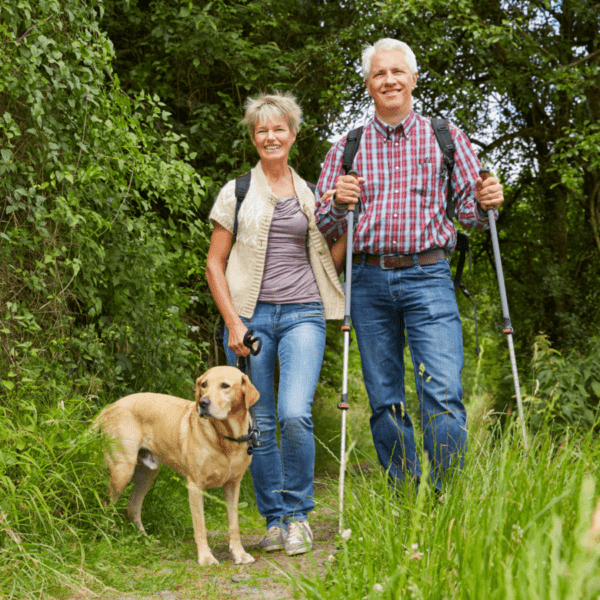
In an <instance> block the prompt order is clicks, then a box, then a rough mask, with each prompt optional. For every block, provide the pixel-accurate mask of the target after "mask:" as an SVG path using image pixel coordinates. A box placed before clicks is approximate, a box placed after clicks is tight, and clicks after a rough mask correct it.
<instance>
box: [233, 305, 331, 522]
mask: <svg viewBox="0 0 600 600" xmlns="http://www.w3.org/2000/svg"><path fill="white" fill-rule="evenodd" d="M242 321H243V322H244V324H245V325H246V327H248V328H249V329H254V335H255V336H256V337H260V338H262V349H261V351H260V352H259V353H258V354H257V355H256V356H252V357H251V367H252V383H253V384H254V385H255V386H256V388H257V389H258V391H259V393H260V398H259V399H258V402H257V403H256V405H255V412H256V420H257V422H258V428H259V430H260V438H259V439H260V447H259V448H256V449H255V450H254V453H253V455H252V463H251V464H250V472H251V473H252V483H253V486H254V494H255V496H256V503H257V505H258V510H259V512H260V514H261V515H262V516H263V517H265V518H266V520H267V529H268V528H269V527H271V526H273V525H279V526H283V527H284V528H285V527H286V521H288V520H290V519H294V520H296V521H304V520H306V518H307V515H308V513H309V512H310V511H311V510H313V508H314V507H315V501H314V488H313V482H314V473H315V440H314V436H313V423H312V415H311V409H312V403H313V398H314V394H315V389H316V387H317V381H318V379H319V373H320V371H321V363H322V362H323V353H324V351H325V316H324V313H323V305H322V304H321V303H320V302H308V303H305V304H267V303H264V302H258V303H257V305H256V309H255V310H254V314H253V315H252V319H244V318H242ZM228 339H229V335H228V332H227V331H225V338H224V346H225V352H226V354H227V362H228V363H229V364H230V365H235V364H236V361H237V356H236V355H235V354H234V353H233V352H232V351H231V350H230V349H229V347H228V346H227V342H228ZM277 358H279V390H278V395H277V403H276V401H275V391H274V377H275V364H276V361H277ZM277 419H279V425H280V429H281V431H280V447H281V449H279V448H278V447H277V439H276V435H275V434H276V429H277Z"/></svg>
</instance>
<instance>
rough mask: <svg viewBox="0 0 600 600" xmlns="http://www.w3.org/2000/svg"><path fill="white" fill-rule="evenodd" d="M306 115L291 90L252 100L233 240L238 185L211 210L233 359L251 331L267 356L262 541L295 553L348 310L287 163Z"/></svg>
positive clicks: (255, 374) (263, 368)
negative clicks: (320, 411) (247, 160)
mask: <svg viewBox="0 0 600 600" xmlns="http://www.w3.org/2000/svg"><path fill="white" fill-rule="evenodd" d="M301 116H302V111H301V109H300V107H299V106H298V105H297V104H296V102H295V99H294V97H293V96H291V95H289V94H285V95H282V94H279V93H276V94H272V95H261V96H259V97H258V98H255V99H252V98H250V99H249V100H248V102H247V104H246V113H245V116H244V121H245V123H246V125H247V126H248V131H249V133H250V138H251V140H252V143H253V144H254V146H255V147H256V149H257V151H258V154H259V156H260V161H259V162H258V164H257V165H256V167H254V169H252V175H251V182H250V188H249V189H248V193H247V194H246V197H245V199H244V202H243V204H242V207H241V209H240V212H239V215H238V230H237V237H236V239H235V241H234V240H233V233H232V232H233V223H234V213H235V204H236V202H235V194H234V190H235V182H234V181H230V182H229V183H227V184H226V185H225V186H224V187H223V189H222V190H221V192H220V193H219V196H218V197H217V200H216V202H215V205H214V206H213V208H212V211H211V213H210V220H211V222H212V223H213V225H214V231H213V233H212V237H211V242H210V248H209V251H208V258H207V261H206V276H207V280H208V284H209V287H210V290H211V292H212V295H213V298H214V300H215V303H216V305H217V307H218V309H219V311H220V313H221V315H222V316H223V319H224V321H225V326H226V331H225V337H224V345H225V352H226V354H227V361H228V362H229V364H230V365H235V363H236V360H237V357H238V356H247V355H248V353H249V349H248V348H246V347H245V346H244V343H243V339H244V334H245V333H246V331H247V330H248V329H249V328H252V329H254V332H255V335H256V336H257V337H260V338H262V349H261V351H260V353H259V354H258V355H256V356H253V357H252V379H253V383H254V385H255V386H256V387H257V389H258V391H259V392H260V398H259V400H258V403H257V404H256V405H255V411H256V420H257V424H258V428H259V429H260V432H261V437H260V444H261V445H260V447H259V448H256V449H255V450H254V454H253V456H252V463H251V465H250V471H251V473H252V482H253V486H254V493H255V496H256V502H257V505H258V509H259V511H260V513H261V515H262V516H263V517H265V519H266V526H267V532H266V534H265V535H264V536H263V537H262V539H261V542H260V545H261V547H262V548H263V549H264V550H266V551H268V552H270V551H273V550H281V549H284V550H285V551H286V553H287V554H288V555H290V556H293V555H295V554H302V553H304V552H307V551H308V550H309V549H310V548H311V546H312V532H311V530H310V526H309V524H308V513H309V512H310V511H311V510H312V509H313V508H314V506H315V503H314V491H313V481H314V460H315V442H314V437H313V425H312V417H311V408H312V402H313V397H314V393H315V389H316V386H317V380H318V377H319V372H320V369H321V363H322V360H323V352H324V349H325V319H341V318H343V316H344V294H343V291H342V288H341V286H340V283H339V281H338V278H337V275H336V270H335V266H334V264H333V262H332V259H331V254H330V253H329V249H328V247H327V244H326V242H325V240H324V239H323V237H322V236H321V234H320V233H319V231H318V230H317V228H316V225H315V219H314V214H313V213H314V207H315V198H314V195H313V193H312V192H311V191H310V189H309V187H308V185H307V184H306V182H305V181H303V180H302V179H301V178H300V177H299V176H298V175H297V174H296V172H295V171H294V170H293V169H292V168H291V167H290V166H289V165H288V155H289V152H290V148H291V147H292V144H293V143H294V141H295V139H296V134H297V133H298V126H299V124H300V118H301ZM277 359H279V367H280V377H279V390H278V397H277V405H276V401H275V392H274V373H275V364H276V361H277ZM277 420H279V425H280V447H278V446H277V440H276V429H277Z"/></svg>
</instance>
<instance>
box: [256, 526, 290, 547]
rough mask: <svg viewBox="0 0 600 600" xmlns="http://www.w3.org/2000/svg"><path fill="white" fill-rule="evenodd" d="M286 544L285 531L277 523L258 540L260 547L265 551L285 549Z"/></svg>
mask: <svg viewBox="0 0 600 600" xmlns="http://www.w3.org/2000/svg"><path fill="white" fill-rule="evenodd" d="M284 544H285V531H284V530H283V529H282V528H281V527H277V525H273V526H272V527H269V529H268V530H267V533H265V534H264V535H263V536H262V537H261V538H260V541H259V542H258V545H259V546H260V548H262V549H263V550H264V551H265V552H273V551H274V550H283V547H284Z"/></svg>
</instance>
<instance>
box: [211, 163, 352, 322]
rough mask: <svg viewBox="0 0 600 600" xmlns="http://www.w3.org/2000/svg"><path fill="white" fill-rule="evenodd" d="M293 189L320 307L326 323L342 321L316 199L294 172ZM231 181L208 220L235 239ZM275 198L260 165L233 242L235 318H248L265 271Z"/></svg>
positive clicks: (230, 280)
mask: <svg viewBox="0 0 600 600" xmlns="http://www.w3.org/2000/svg"><path fill="white" fill-rule="evenodd" d="M292 177H293V180H294V188H295V190H296V196H297V197H298V202H299V203H300V208H301V210H302V212H303V213H304V214H305V215H306V216H307V218H308V236H307V237H308V239H307V245H308V257H309V261H310V264H311V267H312V270H313V273H314V275H315V279H316V281H317V287H318V288H319V293H320V295H321V300H322V301H323V307H324V310H325V318H326V319H343V318H344V292H343V290H342V286H341V285H340V281H339V279H338V276H337V274H336V270H335V266H334V264H333V260H332V258H331V253H330V251H329V248H328V246H327V243H326V242H325V239H324V238H323V236H322V235H321V233H320V232H319V230H318V229H317V225H316V223H315V215H314V210H315V197H314V195H313V193H312V192H311V191H310V188H309V187H308V186H307V185H306V182H305V181H304V180H303V179H302V178H301V177H300V176H299V175H298V174H297V173H296V172H295V171H294V170H293V169H292ZM235 202H236V201H235V180H233V181H230V182H228V183H227V184H225V186H223V188H222V189H221V191H220V192H219V195H218V196H217V199H216V201H215V204H214V206H213V207H212V210H211V212H210V215H209V218H210V221H211V223H212V224H213V225H214V224H215V223H218V224H219V225H221V226H222V227H224V228H225V229H227V231H229V232H230V233H233V221H234V217H235ZM276 204H277V196H275V195H274V194H273V192H271V189H270V188H269V185H268V183H267V179H266V177H265V174H264V171H263V170H262V166H261V163H260V161H259V163H258V164H257V165H256V167H254V169H252V179H251V182H250V188H249V189H248V193H247V194H246V198H245V199H244V202H243V204H242V207H241V209H240V212H239V215H238V233H237V239H236V240H235V243H234V244H233V247H232V248H231V252H230V254H229V259H228V262H227V268H226V270H225V278H226V280H227V285H228V287H229V293H230V294H231V299H232V301H233V305H234V307H235V310H236V311H237V313H238V315H240V316H241V317H245V318H247V319H250V318H252V315H253V314H254V309H255V307H256V302H257V301H258V294H259V292H260V285H261V282H262V278H263V270H264V267H265V257H266V254H267V241H268V237H269V229H270V227H271V220H272V219H273V212H274V210H275V205H276Z"/></svg>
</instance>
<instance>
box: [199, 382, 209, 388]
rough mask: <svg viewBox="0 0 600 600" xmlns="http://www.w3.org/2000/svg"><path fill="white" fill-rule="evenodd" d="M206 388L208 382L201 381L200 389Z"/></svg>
mask: <svg viewBox="0 0 600 600" xmlns="http://www.w3.org/2000/svg"><path fill="white" fill-rule="evenodd" d="M207 386H208V381H202V382H201V383H200V387H202V388H205V387H207Z"/></svg>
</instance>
